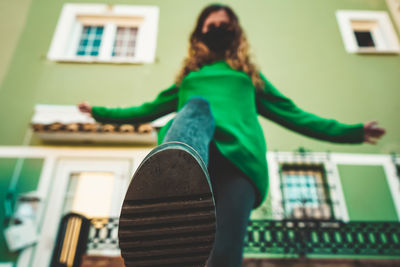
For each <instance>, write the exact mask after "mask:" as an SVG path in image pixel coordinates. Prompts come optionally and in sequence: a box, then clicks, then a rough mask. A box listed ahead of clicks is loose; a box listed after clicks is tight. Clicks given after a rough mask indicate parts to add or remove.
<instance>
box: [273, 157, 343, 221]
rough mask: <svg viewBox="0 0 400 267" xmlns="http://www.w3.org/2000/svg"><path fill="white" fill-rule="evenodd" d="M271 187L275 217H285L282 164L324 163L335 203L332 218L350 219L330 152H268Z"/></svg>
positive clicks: (327, 180)
mask: <svg viewBox="0 0 400 267" xmlns="http://www.w3.org/2000/svg"><path fill="white" fill-rule="evenodd" d="M267 161H268V169H269V187H270V192H269V193H270V194H271V206H272V207H273V208H274V211H273V213H272V215H273V219H275V220H283V219H285V215H284V214H285V211H284V207H283V205H282V200H283V193H282V190H281V179H280V171H279V169H280V167H279V166H280V164H282V163H299V164H307V163H313V164H322V165H323V166H324V168H325V172H326V183H327V184H328V188H329V194H330V197H331V200H332V202H333V203H337V205H333V206H332V209H333V213H334V214H332V219H335V220H343V221H348V220H349V214H348V211H347V207H346V202H345V199H344V193H343V190H342V184H341V182H340V178H339V173H338V170H337V168H336V165H335V164H334V163H333V162H332V161H331V160H330V154H326V153H304V154H303V153H290V152H268V153H267Z"/></svg>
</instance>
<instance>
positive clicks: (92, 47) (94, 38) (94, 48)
mask: <svg viewBox="0 0 400 267" xmlns="http://www.w3.org/2000/svg"><path fill="white" fill-rule="evenodd" d="M103 30H104V27H103V26H84V27H83V30H82V35H81V38H80V41H79V47H78V51H77V52H76V54H77V55H78V56H88V55H90V56H98V55H99V48H100V45H101V37H102V35H103Z"/></svg>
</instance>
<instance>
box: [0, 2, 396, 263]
mask: <svg viewBox="0 0 400 267" xmlns="http://www.w3.org/2000/svg"><path fill="white" fill-rule="evenodd" d="M67 2H68V3H82V2H84V3H106V4H129V5H157V6H159V8H160V21H159V32H158V42H157V51H156V62H155V63H153V64H146V65H126V64H125V65H119V64H77V63H57V62H52V61H49V60H47V58H46V55H47V52H48V50H49V47H50V42H51V40H52V37H53V34H54V31H55V27H56V24H57V21H58V18H59V15H60V12H61V9H62V6H63V4H64V3H67ZM212 2H215V1H208V0H207V1H206V0H168V1H165V0H107V1H105V0H85V1H63V0H57V1H54V0H18V2H14V1H11V0H6V2H2V4H1V6H2V7H3V6H4V7H5V8H7V11H5V10H4V9H2V10H1V11H0V14H1V15H3V14H4V16H6V17H4V16H2V20H3V18H4V20H5V19H6V18H7V21H9V22H10V23H11V24H12V25H13V26H11V27H12V30H10V27H4V26H2V27H0V34H1V36H5V35H7V34H8V36H9V37H10V38H9V39H8V41H7V42H4V43H3V41H2V48H3V49H2V52H1V53H0V57H1V58H2V59H4V60H1V61H2V62H1V65H0V84H1V85H0V86H1V87H0V146H15V145H23V144H24V141H23V140H24V138H25V135H26V134H27V131H28V129H29V123H30V120H31V117H32V115H33V108H34V105H35V104H60V105H73V104H76V103H78V102H80V101H82V100H87V101H89V102H90V103H92V104H95V105H107V106H130V105H138V104H140V103H142V102H144V101H148V100H152V99H153V98H154V97H155V96H156V94H157V93H158V92H159V91H160V90H162V89H164V88H166V87H168V86H170V85H171V84H172V83H173V82H174V78H175V75H176V73H177V72H178V70H179V68H180V67H181V65H182V60H183V58H184V56H185V55H186V51H187V45H188V36H189V34H190V32H191V30H192V28H193V26H194V23H195V19H196V17H197V15H198V13H199V12H200V10H201V9H202V8H203V7H204V6H205V5H207V4H209V3H212ZM219 2H222V3H227V4H229V5H231V6H232V7H233V9H234V10H235V11H236V12H237V13H238V15H239V18H240V20H241V23H242V26H243V27H244V29H245V31H246V33H247V36H248V38H249V41H250V44H251V46H252V51H253V55H254V59H255V62H256V63H257V65H258V66H259V67H260V70H261V71H262V72H263V73H264V74H265V75H266V77H267V78H268V79H269V80H270V81H271V82H272V83H273V84H275V85H276V86H277V88H279V89H280V91H281V92H282V93H284V94H286V95H288V96H289V97H290V98H291V99H293V100H294V101H295V103H297V104H298V106H300V107H302V108H303V109H305V110H307V111H310V112H313V113H316V114H319V115H321V116H323V117H331V118H336V119H337V120H339V121H342V122H345V123H359V122H367V121H370V120H378V121H379V122H380V125H381V126H383V127H385V128H386V129H387V134H386V136H385V137H384V138H383V139H382V140H381V141H380V142H379V143H378V145H376V146H372V145H338V144H330V143H326V142H322V141H317V140H313V139H310V138H307V137H303V136H300V135H298V134H294V133H292V132H290V131H288V130H286V129H284V128H282V127H280V126H277V125H276V124H273V123H272V122H269V121H267V120H265V119H262V118H260V121H261V124H262V127H263V129H264V132H265V137H266V140H267V145H268V149H269V150H270V151H275V150H278V151H293V150H297V149H298V148H299V147H304V148H306V149H309V150H311V151H316V152H320V151H332V152H349V153H377V154H380V153H392V152H394V153H400V125H399V123H398V121H399V120H398V114H399V111H400V105H399V99H400V90H399V89H400V73H399V70H400V56H399V55H359V54H348V53H347V52H346V51H345V49H344V45H343V41H342V38H341V35H340V32H339V27H338V24H337V21H336V16H335V12H336V11H337V10H346V9H349V10H383V11H388V9H387V6H386V3H385V1H384V0H335V1H332V0H302V1H298V0H252V1H243V0H231V1H219ZM12 3H14V4H12ZM17 3H18V4H17ZM17 5H20V7H21V8H16V6H17ZM24 10H27V16H26V21H25V26H24V27H22V26H21V25H22V22H23V21H24V20H25V13H24V12H25V11H24ZM13 23H14V24H13ZM18 23H20V24H19V25H20V26H18ZM396 30H397V33H398V29H396ZM11 55H13V56H11ZM7 57H8V58H7ZM25 145H26V144H25ZM30 145H35V146H36V145H43V144H41V143H40V141H39V140H36V139H35V138H33V139H32V140H31V141H30ZM14 164H15V159H2V160H1V161H0V167H1V168H0V182H1V184H2V187H1V190H0V196H1V197H2V199H1V200H3V198H4V196H5V192H6V187H7V185H8V183H9V179H10V177H11V176H10V175H9V173H10V172H11V171H12V170H13V166H14ZM35 164H36V165H37V166H40V164H39V163H35ZM35 164H34V165H35ZM27 168H28V167H27ZM373 171H374V172H377V173H378V172H380V171H381V170H377V169H376V168H375V169H374V170H373ZM340 172H341V175H342V174H343V175H351V174H352V173H357V172H358V173H359V176H357V177H361V176H360V175H363V173H364V172H365V170H364V171H360V170H355V169H354V168H353V169H348V168H345V167H343V168H341V169H340ZM35 173H36V174H35V175H36V176H35V177H36V178H34V179H36V180H30V178H22V179H25V180H26V181H25V180H22V183H23V184H24V183H25V182H26V184H27V186H28V187H29V190H33V189H34V188H35V186H34V185H32V181H36V185H37V179H38V175H39V174H40V168H39V169H38V168H36V169H35ZM357 181H358V180H357V179H356V180H346V181H345V182H344V186H347V188H355V185H354V184H356V183H357ZM342 182H343V181H342ZM372 183H373V182H372V181H371V184H372ZM384 186H386V185H384ZM382 190H387V189H382ZM385 192H386V191H385ZM345 195H346V201H348V199H347V197H349V199H350V198H351V196H354V195H353V191H351V189H350V190H348V191H346V189H345ZM384 201H386V200H384ZM351 203H353V204H352V205H350V206H349V211H350V216H351V219H359V218H363V216H364V215H365V214H363V210H362V208H360V207H359V206H357V203H356V202H351ZM388 209H390V210H392V209H393V207H392V206H389V207H388ZM0 212H2V210H0ZM379 212H383V213H379ZM385 212H386V213H385ZM378 213H379V214H378ZM377 214H378V215H377V216H381V217H382V218H385V219H386V218H389V219H391V218H392V217H393V216H392V214H393V212H392V211H386V210H383V211H378V210H377ZM1 215H2V214H1ZM372 219H373V218H372ZM0 230H1V232H2V230H3V229H2V228H1V229H0ZM4 249H5V247H4V243H3V241H2V240H0V258H1V259H2V260H3V259H9V260H13V259H15V257H16V255H12V254H6V255H5V254H3V253H4V251H5V250H4ZM3 256H4V257H5V258H3Z"/></svg>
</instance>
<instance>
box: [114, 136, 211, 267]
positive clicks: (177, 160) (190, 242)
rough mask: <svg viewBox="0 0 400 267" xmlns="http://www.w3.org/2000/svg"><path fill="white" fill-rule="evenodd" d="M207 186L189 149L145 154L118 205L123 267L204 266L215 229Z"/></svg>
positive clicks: (176, 146) (172, 147) (171, 147)
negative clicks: (119, 209) (119, 205)
mask: <svg viewBox="0 0 400 267" xmlns="http://www.w3.org/2000/svg"><path fill="white" fill-rule="evenodd" d="M208 181H209V179H208V177H207V171H206V167H205V165H204V163H203V162H202V161H201V160H200V157H199V156H198V155H197V152H195V151H194V150H193V149H192V148H190V147H189V146H187V145H185V144H182V143H178V142H171V143H166V144H163V145H161V146H159V147H157V148H156V149H154V150H153V151H152V152H150V154H149V155H148V156H147V157H146V158H145V159H144V160H143V162H142V164H141V165H140V166H139V168H138V169H137V171H136V173H135V174H134V176H133V178H132V181H131V183H130V185H129V187H128V190H127V193H126V195H125V199H124V202H123V205H122V210H121V215H120V221H119V229H118V238H119V246H120V249H121V255H122V257H123V258H124V262H125V266H126V267H133V266H135V267H139V266H186V267H190V266H201V267H203V266H204V265H205V263H206V261H207V259H208V256H209V253H210V251H211V249H212V247H213V243H214V238H215V228H216V219H215V205H214V199H213V196H212V192H211V189H210V185H209V182H208Z"/></svg>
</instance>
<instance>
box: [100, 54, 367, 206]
mask: <svg viewBox="0 0 400 267" xmlns="http://www.w3.org/2000/svg"><path fill="white" fill-rule="evenodd" d="M261 77H262V79H263V80H264V82H265V88H264V90H258V91H256V90H255V88H254V85H253V83H252V81H251V79H250V77H249V76H248V75H247V74H245V73H244V72H241V71H237V70H234V69H232V68H231V67H230V66H229V65H228V64H227V63H226V62H225V61H218V62H215V63H213V64H211V65H205V66H203V67H202V68H201V69H200V70H198V71H192V72H190V73H189V74H188V75H187V76H186V77H185V78H184V79H183V81H182V83H181V86H180V87H179V88H178V87H177V86H175V85H172V86H171V87H169V88H167V89H166V90H164V91H162V92H161V93H160V94H159V95H158V96H157V98H156V99H155V100H154V101H152V102H148V103H144V104H142V105H140V106H137V107H128V108H106V107H98V106H95V107H93V109H92V114H93V117H94V118H95V119H96V120H97V121H100V122H114V123H142V122H148V121H152V120H154V119H156V118H158V117H161V116H163V115H166V114H168V113H171V112H174V111H179V110H180V109H181V108H182V107H183V105H184V104H185V103H186V101H187V100H188V99H189V98H191V97H194V96H200V97H203V98H205V99H207V100H208V101H209V103H210V106H211V111H212V114H213V116H214V117H215V121H216V131H215V135H214V142H215V144H216V146H217V148H218V149H219V151H220V152H221V153H222V154H223V155H224V156H225V157H227V158H228V159H229V160H230V161H231V162H232V163H234V164H235V165H236V166H237V167H239V169H241V170H242V171H243V172H244V173H245V174H246V175H247V176H248V177H249V178H250V181H251V182H252V183H253V185H254V186H255V188H256V189H257V193H258V196H257V205H256V206H258V205H259V204H260V203H261V202H262V201H263V200H264V199H265V197H266V193H267V191H268V171H267V161H266V152H267V149H266V143H265V140H264V134H263V131H262V128H261V126H260V124H259V121H258V118H257V116H258V115H262V116H264V117H266V118H268V119H270V120H272V121H274V122H276V123H278V124H280V125H282V126H284V127H286V128H289V129H291V130H293V131H296V132H298V133H301V134H304V135H307V136H310V137H314V138H317V139H321V140H325V141H330V142H337V143H361V142H362V141H363V137H364V130H363V124H354V125H348V124H343V123H340V122H338V121H336V120H333V119H325V118H321V117H318V116H316V115H314V114H311V113H308V112H305V111H303V110H301V109H300V108H298V107H297V106H296V105H295V104H294V103H293V102H292V101H291V100H290V99H289V98H287V97H285V96H284V95H282V94H281V93H280V92H279V91H278V90H277V89H276V88H275V87H274V86H273V85H272V84H271V83H270V82H269V81H268V80H267V79H266V78H265V77H264V76H263V75H261ZM171 123H172V120H171V121H169V122H168V123H167V124H166V125H165V126H164V127H163V128H162V129H161V130H160V133H159V140H158V141H159V143H161V142H162V140H163V138H164V136H165V134H166V132H167V130H168V128H169V127H170V125H171Z"/></svg>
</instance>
